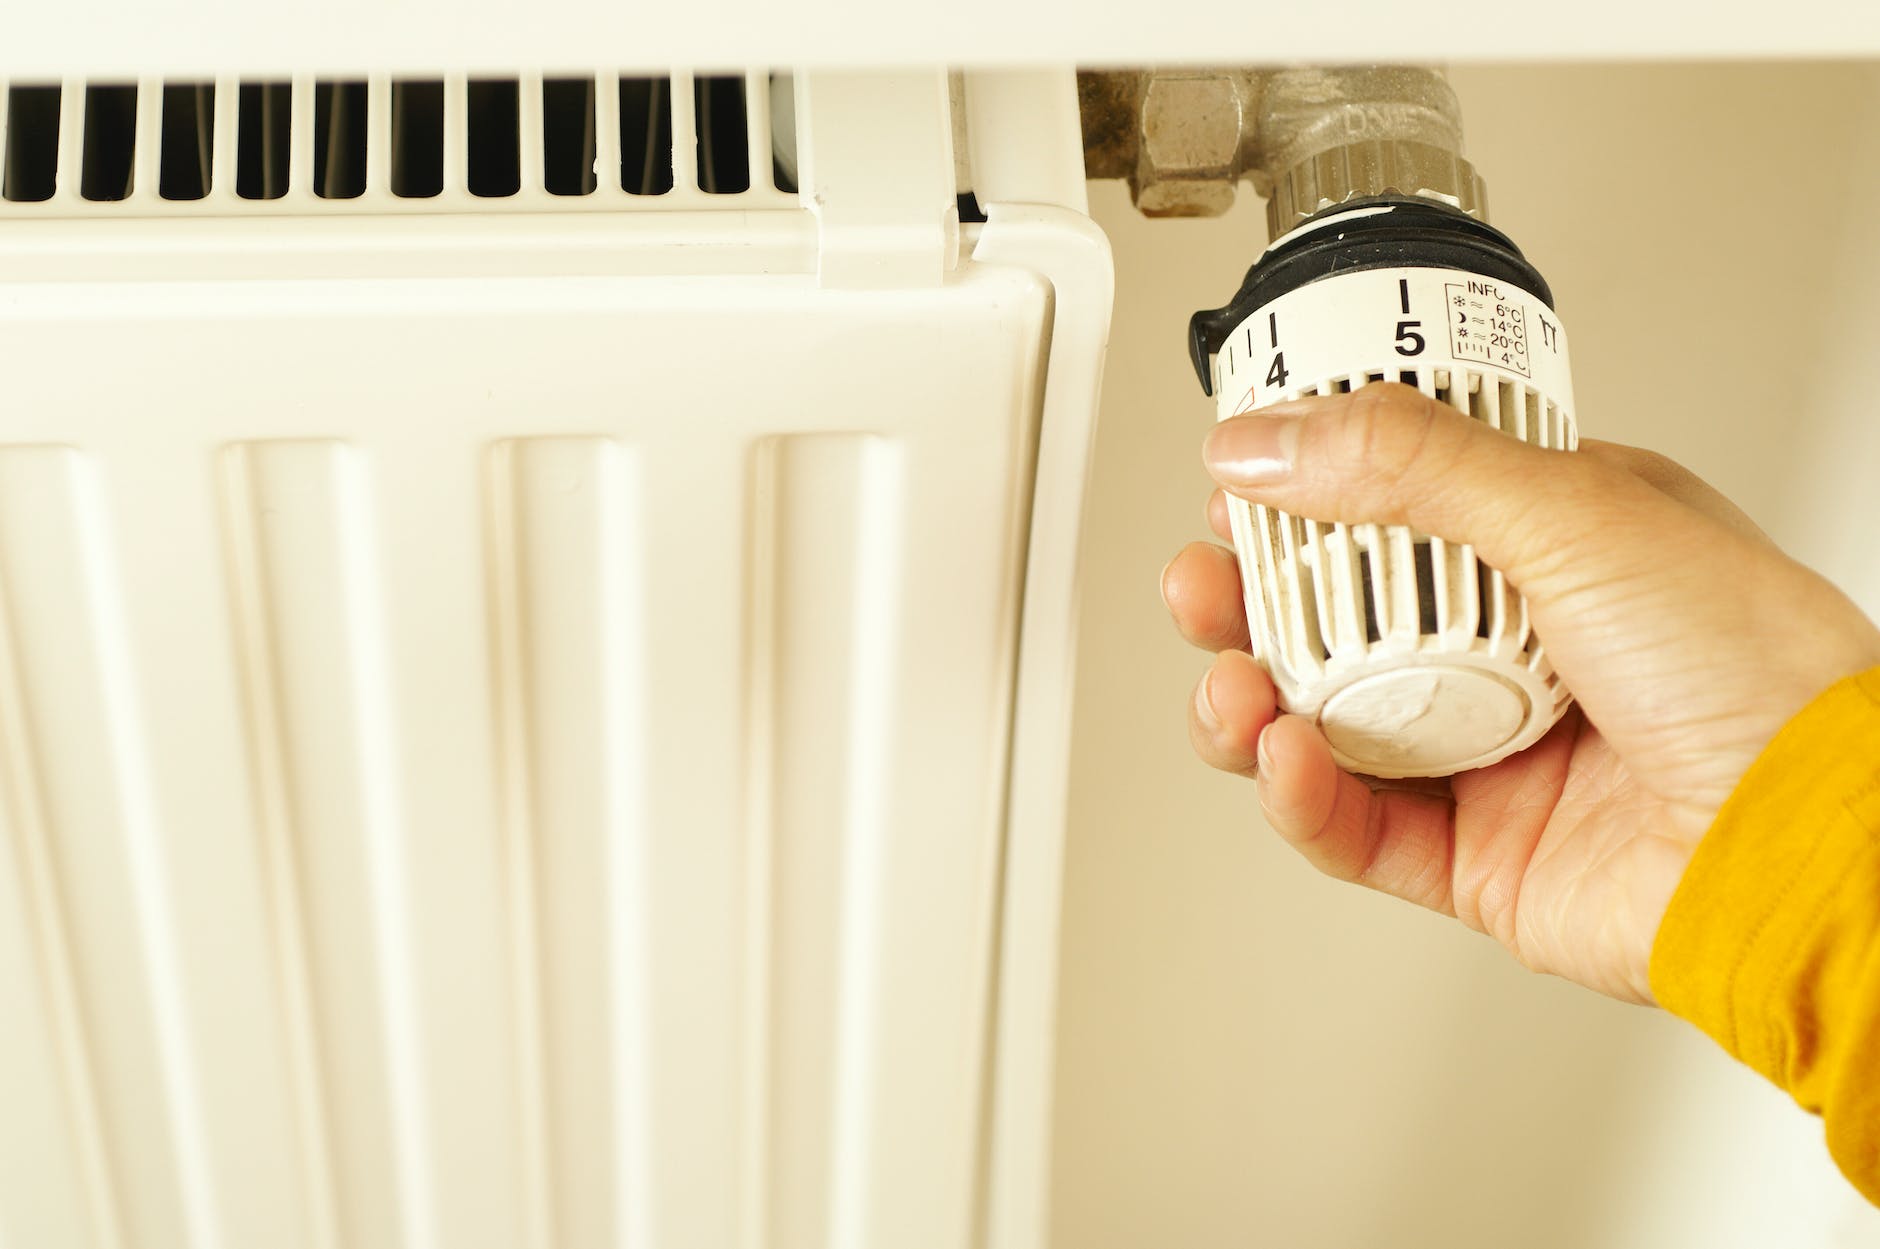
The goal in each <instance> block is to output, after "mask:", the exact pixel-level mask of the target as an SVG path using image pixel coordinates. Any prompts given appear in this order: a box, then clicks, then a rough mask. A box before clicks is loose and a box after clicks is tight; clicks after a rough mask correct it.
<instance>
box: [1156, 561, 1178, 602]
mask: <svg viewBox="0 0 1880 1249" xmlns="http://www.w3.org/2000/svg"><path fill="white" fill-rule="evenodd" d="M1176 558H1177V559H1179V558H1180V556H1177V557H1176ZM1173 567H1175V560H1173V559H1172V560H1170V561H1169V562H1168V563H1166V564H1164V565H1162V571H1161V572H1159V573H1157V574H1156V575H1155V588H1156V592H1157V593H1159V594H1160V595H1161V596H1162V606H1164V607H1167V606H1168V570H1169V569H1171V568H1173Z"/></svg>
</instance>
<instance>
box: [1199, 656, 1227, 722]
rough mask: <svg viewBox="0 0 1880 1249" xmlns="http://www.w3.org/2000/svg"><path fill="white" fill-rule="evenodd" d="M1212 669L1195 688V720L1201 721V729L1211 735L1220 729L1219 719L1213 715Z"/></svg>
mask: <svg viewBox="0 0 1880 1249" xmlns="http://www.w3.org/2000/svg"><path fill="white" fill-rule="evenodd" d="M1213 684H1214V669H1213V668H1212V667H1210V668H1209V669H1208V674H1207V675H1206V676H1204V677H1202V678H1201V684H1200V685H1197V686H1195V718H1196V719H1197V720H1199V721H1201V727H1202V728H1204V729H1206V730H1207V731H1208V732H1210V733H1213V732H1216V731H1217V730H1219V729H1220V727H1221V717H1220V716H1218V715H1216V714H1215V713H1214V691H1213V690H1212V689H1211V688H1210V687H1211V686H1212V685H1213Z"/></svg>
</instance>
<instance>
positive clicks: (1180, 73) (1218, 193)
mask: <svg viewBox="0 0 1880 1249" xmlns="http://www.w3.org/2000/svg"><path fill="white" fill-rule="evenodd" d="M1078 90H1079V98H1080V102H1081V104H1082V108H1083V121H1084V152H1085V167H1086V170H1087V172H1088V174H1089V176H1090V177H1093V178H1122V179H1124V180H1126V181H1127V182H1128V183H1129V187H1130V192H1131V195H1132V197H1133V198H1134V200H1135V203H1136V205H1137V207H1138V208H1140V209H1141V210H1142V211H1143V212H1144V213H1145V214H1147V215H1149V216H1157V217H1160V216H1217V215H1219V214H1220V213H1223V212H1225V211H1226V210H1227V209H1228V208H1229V207H1230V206H1231V205H1232V204H1233V201H1234V195H1235V191H1236V188H1237V186H1238V184H1239V182H1240V180H1241V179H1242V178H1250V179H1252V181H1253V184H1254V189H1255V190H1256V191H1258V192H1259V193H1260V194H1261V195H1263V196H1265V197H1266V198H1267V222H1268V226H1269V229H1270V230H1271V232H1272V235H1273V237H1278V236H1279V235H1280V234H1283V233H1284V232H1285V231H1286V230H1288V229H1291V228H1292V226H1293V225H1295V224H1296V223H1298V222H1299V221H1302V220H1304V219H1305V218H1306V217H1308V216H1310V215H1311V214H1312V213H1314V212H1317V211H1319V210H1320V209H1323V208H1326V207H1329V206H1331V205H1333V204H1339V203H1343V202H1344V201H1346V200H1349V199H1354V198H1357V197H1360V196H1366V195H1379V194H1383V193H1385V192H1387V191H1389V192H1396V193H1399V194H1405V195H1422V196H1427V197H1429V198H1432V199H1438V200H1442V201H1443V202H1445V203H1449V204H1452V205H1455V206H1456V207H1458V208H1461V209H1462V210H1463V211H1465V212H1468V213H1471V214H1472V215H1474V216H1477V217H1484V218H1485V217H1486V208H1487V203H1486V196H1485V195H1484V192H1483V186H1482V181H1481V179H1480V178H1479V177H1478V176H1477V175H1476V173H1475V169H1474V167H1473V166H1471V165H1470V164H1469V162H1468V161H1467V160H1465V159H1464V158H1463V156H1462V117H1461V109H1460V107H1459V106H1458V104H1457V101H1456V96H1455V92H1454V91H1453V90H1451V89H1450V86H1449V83H1448V81H1447V80H1446V79H1445V78H1444V77H1443V75H1442V72H1441V71H1440V70H1436V69H1428V68H1421V67H1411V66H1378V65H1365V66H1340V67H1330V68H1316V67H1313V68H1293V69H1244V68H1243V69H1180V70H1134V71H1121V72H1097V73H1083V74H1079V75H1078Z"/></svg>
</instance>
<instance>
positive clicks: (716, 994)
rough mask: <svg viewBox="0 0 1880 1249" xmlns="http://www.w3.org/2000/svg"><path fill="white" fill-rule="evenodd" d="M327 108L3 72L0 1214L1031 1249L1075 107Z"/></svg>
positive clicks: (416, 1244) (981, 95)
mask: <svg viewBox="0 0 1880 1249" xmlns="http://www.w3.org/2000/svg"><path fill="white" fill-rule="evenodd" d="M333 81H335V82H338V83H340V84H342V89H343V90H346V91H348V92H350V94H348V95H347V96H346V97H345V99H346V101H348V103H346V104H344V105H338V104H335V103H334V97H333V96H332V95H331V94H330V92H331V90H332V88H331V87H330V86H328V87H325V88H323V87H322V85H321V83H319V82H316V80H314V79H312V78H294V79H292V80H283V82H282V83H281V84H280V85H279V86H278V87H277V88H274V89H271V90H260V89H254V90H247V91H244V89H243V80H241V79H238V78H232V77H224V78H219V79H218V78H212V79H204V80H199V81H198V80H184V81H182V82H172V83H170V84H168V85H170V86H172V87H175V88H176V89H175V90H165V89H164V88H165V86H166V83H165V82H164V81H162V80H157V79H146V80H143V81H141V82H139V83H137V84H136V91H135V93H134V95H133V96H131V97H129V103H128V105H127V102H126V100H127V98H126V97H125V96H124V95H123V94H122V92H119V93H118V94H115V95H112V94H106V93H100V92H97V91H93V90H91V89H90V88H91V87H93V86H96V85H98V84H88V83H86V82H84V81H79V80H70V81H67V82H64V83H63V84H60V90H59V91H58V93H57V95H56V98H55V97H52V96H48V95H46V94H44V92H43V90H42V91H41V93H39V94H33V93H32V89H33V88H34V87H41V88H43V87H44V86H48V85H50V84H37V83H20V84H15V85H16V86H17V87H21V88H23V89H24V90H15V91H10V92H9V93H8V98H9V99H10V100H11V101H12V104H13V108H12V116H11V118H10V119H9V123H8V125H7V126H6V131H7V134H8V135H9V136H10V138H9V146H10V147H11V148H13V150H11V151H9V153H8V154H7V176H8V180H9V188H10V189H9V190H8V192H7V196H8V198H7V200H6V201H5V202H0V1107H4V1108H5V1109H4V1111H3V1112H0V1245H5V1246H6V1247H7V1249H65V1247H67V1246H70V1247H73V1249H80V1247H83V1249H92V1247H98V1249H106V1247H109V1249H117V1247H119V1246H139V1247H142V1246H150V1247H167V1246H189V1247H190V1249H300V1247H302V1246H305V1247H307V1249H340V1247H353V1246H358V1247H377V1246H387V1247H391V1246H397V1247H400V1249H474V1247H477V1246H492V1247H496V1246H504V1247H507V1246H524V1247H528V1249H549V1247H551V1246H570V1247H581V1246H603V1245H606V1246H626V1247H631V1249H693V1247H697V1249H720V1247H723V1249H734V1247H735V1249H760V1247H769V1249H798V1247H803V1249H807V1247H809V1246H831V1247H840V1249H914V1247H919V1246H960V1247H964V1246H969V1245H980V1244H988V1245H992V1246H997V1247H999V1249H1021V1247H1026V1249H1029V1247H1031V1246H1036V1245H1038V1244H1040V1243H1041V1241H1042V1228H1043V1220H1044V1215H1043V1200H1044V1190H1045V1142H1046V1128H1047V1125H1048V1118H1049V1116H1048V1107H1047V1099H1048V1093H1049V1087H1050V1079H1049V1063H1050V1020H1051V995H1052V989H1053V984H1054V960H1055V940H1056V916H1057V903H1056V890H1057V879H1058V870H1057V861H1058V854H1059V847H1060V840H1061V835H1062V807H1063V785H1064V774H1065V755H1066V750H1067V743H1066V735H1067V726H1068V697H1069V680H1070V671H1071V642H1072V638H1071V634H1072V629H1071V622H1072V618H1073V556H1074V551H1075V545H1076V535H1077V530H1078V510H1079V507H1080V504H1081V498H1082V488H1083V480H1084V474H1085V468H1086V458H1087V452H1088V446H1089V437H1090V432H1091V421H1092V417H1093V414H1094V409H1095V400H1096V382H1097V374H1098V370H1099V366H1100V361H1101V356H1102V349H1103V344H1104V339H1105V335H1106V332H1107V326H1108V316H1109V302H1110V290H1109V283H1110V269H1109V257H1108V251H1107V248H1106V245H1105V243H1104V241H1103V239H1102V237H1101V235H1100V234H1098V233H1097V231H1096V230H1095V228H1094V227H1093V226H1091V225H1090V223H1089V222H1088V220H1087V219H1085V218H1084V217H1083V215H1082V208H1083V201H1082V195H1083V184H1082V166H1081V156H1082V147H1081V140H1080V136H1079V132H1078V125H1077V106H1076V98H1075V88H1074V83H1073V80H1072V76H1071V74H1070V73H1069V72H1068V71H1065V72H1061V73H1058V72H1052V73H1004V74H982V75H967V76H966V79H965V82H964V92H963V96H962V95H961V94H960V93H957V92H955V93H951V94H950V93H949V90H948V82H947V79H946V77H945V76H944V75H942V74H939V73H932V72H902V73H891V74H889V73H884V74H875V75H868V74H836V73H826V74H811V75H807V76H801V77H799V78H798V79H797V80H796V82H795V86H794V103H795V109H796V122H797V133H796V136H795V137H796V148H797V155H798V157H799V158H800V164H799V169H798V172H799V173H800V181H801V186H800V189H798V190H790V189H787V185H786V188H785V189H779V182H780V181H785V179H783V178H782V176H781V174H780V169H779V165H778V164H777V162H775V161H774V160H773V151H772V143H771V140H772V133H773V127H772V124H771V119H770V117H769V115H768V108H767V102H768V100H769V97H770V94H771V92H770V79H769V77H768V75H763V74H753V75H749V76H746V77H744V78H742V79H735V78H734V79H731V80H729V81H731V82H734V83H738V84H739V85H740V93H741V95H742V106H743V108H744V110H745V113H746V133H745V136H744V137H745V139H746V141H747V148H746V151H745V153H744V156H745V158H746V159H745V161H744V166H743V168H744V173H745V175H746V176H745V178H744V181H745V182H746V183H748V186H746V187H745V188H744V189H738V188H737V183H738V181H739V179H738V178H737V177H736V176H734V175H735V174H736V173H737V169H736V168H735V165H732V166H727V165H726V164H725V163H724V160H723V153H722V151H721V152H718V153H710V152H705V151H703V150H702V148H701V145H700V143H699V142H698V138H697V136H698V133H699V132H700V131H699V128H698V126H697V117H696V112H697V108H696V105H697V104H698V103H699V102H702V101H704V100H705V99H706V98H707V97H706V96H705V95H704V94H702V93H701V90H700V89H699V88H696V87H695V86H694V82H693V80H692V78H691V77H690V76H689V75H684V74H676V75H672V76H670V78H669V79H658V80H643V79H635V80H633V82H635V83H637V82H642V81H664V82H665V83H666V84H667V85H666V87H665V88H664V90H665V92H666V95H665V97H664V98H665V101H666V113H667V115H666V121H665V125H666V126H667V127H668V130H669V137H665V136H666V133H667V132H661V131H659V130H658V126H657V124H652V125H650V128H648V129H644V130H643V129H640V127H641V126H642V125H643V124H647V123H646V121H645V119H644V118H642V117H641V116H640V115H639V112H637V111H636V110H637V109H639V108H640V107H641V106H642V105H643V104H644V100H643V99H641V98H640V97H638V96H635V95H634V94H633V92H634V91H638V90H641V88H639V87H635V86H629V88H627V89H626V90H623V89H622V87H621V85H620V82H621V80H620V79H619V78H618V76H616V75H612V74H606V73H602V74H584V75H569V76H566V77H564V78H561V79H556V80H554V81H553V82H551V84H550V86H549V88H548V89H547V90H544V86H543V80H542V78H541V77H540V76H530V75H517V76H512V77H510V78H507V79H497V80H496V86H495V87H494V88H491V87H490V86H489V85H488V84H487V83H477V82H472V81H470V80H469V79H467V78H465V77H464V76H462V75H438V76H436V78H435V86H434V87H430V86H427V88H426V90H427V91H434V92H435V94H434V95H430V96H427V97H425V99H427V100H432V101H435V103H436V105H437V108H438V113H437V124H436V127H435V134H436V138H435V140H432V139H430V138H427V137H425V136H426V135H428V134H430V133H432V131H431V130H422V131H420V130H414V129H413V128H412V127H411V126H409V125H406V124H405V123H406V122H407V121H409V120H411V119H410V118H405V117H395V113H396V112H397V110H395V109H394V107H393V104H394V101H395V100H400V101H407V102H409V101H413V100H416V99H418V97H416V96H413V95H411V94H410V93H409V90H408V88H407V86H406V85H405V80H394V79H393V78H392V77H388V76H372V77H369V78H364V79H361V80H360V82H359V85H358V86H357V87H356V88H354V87H350V86H345V85H344V84H345V80H344V79H343V78H342V79H336V80H333ZM413 81H417V80H413ZM424 81H426V82H427V83H428V82H429V81H430V80H424ZM570 83H572V84H573V85H568V84H570ZM250 85H251V86H254V87H257V88H261V87H268V86H269V85H270V84H267V83H264V82H260V81H257V82H256V83H254V84H250ZM492 90H493V91H494V92H495V95H494V97H493V98H495V99H496V101H497V104H496V106H495V107H496V112H495V114H494V115H495V116H496V118H497V124H498V125H506V126H508V127H509V128H510V131H511V132H512V133H514V134H516V135H517V136H518V139H517V142H516V146H515V152H514V159H513V164H514V184H515V185H514V188H513V189H507V187H506V183H505V179H506V178H507V177H508V176H509V174H508V171H507V163H506V161H505V160H502V159H498V160H497V162H496V166H495V168H496V170H497V173H496V175H494V176H495V177H496V180H495V181H494V182H490V181H488V180H487V179H488V178H489V177H491V176H492V175H490V174H489V172H488V170H487V169H486V170H483V171H479V170H478V169H477V168H475V167H473V162H472V158H471V157H470V156H467V155H466V153H467V152H482V153H484V155H483V156H479V157H476V159H477V160H484V159H486V158H487V154H488V151H489V150H490V149H489V146H488V144H487V143H483V144H474V145H473V144H471V143H469V142H467V139H466V136H467V134H468V133H469V131H470V130H471V129H472V128H473V127H475V126H476V125H478V124H487V117H488V116H489V114H488V113H487V112H485V113H484V114H481V115H482V116H483V117H484V118H485V122H482V123H480V122H479V121H478V118H479V115H480V114H479V112H478V109H479V107H485V108H487V107H488V100H487V98H484V97H482V96H479V95H478V93H479V92H488V91H492ZM323 91H324V92H327V93H326V94H323ZM512 91H513V94H510V93H511V92H512ZM723 98H728V97H720V101H721V107H722V99H723ZM479 99H482V100H483V104H482V105H479V103H478V101H479ZM511 101H513V102H511ZM88 102H89V111H90V114H91V115H90V117H89V118H88V115H87V114H88ZM245 103H246V106H250V107H252V108H253V109H254V110H256V114H255V115H254V116H245V115H244V113H243V109H244V107H245ZM160 104H161V107H160ZM126 107H128V108H129V110H130V111H129V113H128V114H127V113H125V112H124V111H123V110H124V109H125V108H126ZM171 107H174V108H175V109H177V110H178V114H177V115H178V116H180V115H181V114H182V113H183V112H187V113H188V115H189V118H190V126H189V127H181V126H176V125H173V126H172V127H171V129H170V130H168V131H166V129H165V126H164V119H163V111H164V109H166V108H171ZM359 107H363V110H364V112H363V116H357V115H354V114H348V113H347V112H346V111H345V110H346V109H348V108H351V109H354V110H357V109H358V108H359ZM408 107H413V108H415V107H416V105H415V104H409V105H408ZM22 108H26V109H37V110H38V111H39V112H38V117H39V118H40V120H37V121H34V122H33V123H32V125H31V126H29V125H28V124H27V122H26V121H23V120H22V117H21V112H20V110H21V109H22ZM49 108H50V110H51V115H52V116H53V117H54V118H55V119H56V136H52V137H49V136H47V135H45V134H44V133H43V128H44V125H45V122H44V120H43V118H44V116H45V115H46V112H47V110H48V109H49ZM264 108H265V109H266V110H268V111H267V113H266V115H265V116H263V115H262V114H261V111H262V110H263V109H264ZM569 108H573V109H576V110H577V112H578V111H579V110H581V109H586V110H587V112H586V118H587V126H588V130H587V131H586V132H585V134H584V136H583V138H582V139H581V140H580V143H579V145H578V150H577V151H576V154H575V155H574V156H573V157H570V156H568V155H567V152H566V150H565V147H566V145H565V144H562V145H561V147H559V148H558V147H557V144H559V143H560V142H561V141H560V140H557V139H554V138H553V137H552V134H551V138H550V139H549V140H548V141H545V140H544V135H545V134H549V133H550V128H549V127H547V126H546V125H545V122H544V117H545V111H547V112H552V111H553V110H556V109H569ZM106 109H115V110H118V111H117V114H116V115H115V120H112V119H107V118H106V117H105V114H104V110H106ZM512 109H513V120H509V119H510V118H511V116H512V114H511V112H510V111H509V110H512ZM623 109H624V110H626V112H627V113H630V114H632V120H631V121H629V120H625V119H623V113H622V110H623ZM956 109H963V110H964V111H963V113H962V114H961V116H960V117H958V118H956V117H955V116H954V114H955V111H956ZM316 110H318V113H316ZM322 116H323V117H324V118H325V120H324V121H321V120H320V117H322ZM173 121H174V118H173ZM35 127H36V128H35ZM244 127H247V128H248V129H246V130H245V129H244ZM270 128H272V129H270ZM576 129H577V130H579V127H576ZM783 129H784V130H785V131H786V132H787V126H786V127H784V128H783ZM956 130H957V131H958V132H959V133H960V134H962V135H967V136H970V148H971V150H970V153H967V152H960V153H957V154H956V152H955V133H956ZM554 133H565V131H559V132H554ZM256 134H261V135H262V136H263V138H264V139H265V140H266V141H265V142H263V144H262V147H260V148H257V147H255V146H254V144H255V143H256V142H261V140H257V139H255V137H254V136H255V135H256ZM649 134H650V135H654V136H656V138H655V139H654V140H651V141H650V147H649V146H648V144H649V140H648V138H647V136H648V135H649ZM113 135H115V137H112V136H113ZM269 135H272V136H275V138H274V139H268V138H267V136H269ZM336 136H337V137H336ZM414 136H416V137H414ZM279 138H285V141H286V146H284V147H283V146H281V145H280V143H279V142H276V141H275V139H279ZM316 140H319V143H318V144H316ZM48 142H50V143H52V145H53V148H52V154H51V155H50V156H47V155H45V154H44V153H43V152H42V153H39V154H37V155H35V154H33V153H31V152H27V151H26V150H25V149H23V148H18V147H15V146H14V145H17V144H22V143H39V144H41V145H44V144H45V143H48ZM432 142H435V144H436V145H437V150H436V152H435V159H436V164H437V168H436V178H437V184H438V185H437V189H436V191H435V192H434V193H429V194H412V193H408V192H412V191H413V190H414V188H415V189H416V190H419V191H424V190H428V188H427V187H425V186H423V185H422V182H423V179H422V178H419V180H418V181H417V182H414V181H412V179H413V178H417V177H418V175H417V174H414V173H413V170H414V169H418V167H419V166H420V165H421V164H423V162H424V161H426V160H428V159H429V158H428V157H426V156H425V155H424V154H423V153H422V152H418V151H417V148H416V147H414V145H418V146H422V145H423V144H426V143H432ZM348 144H351V145H352V146H351V147H350V148H349V147H348ZM635 144H638V145H639V146H637V147H636V146H634V145H635ZM500 146H501V145H500V144H499V145H498V148H499V149H500ZM192 152H193V153H194V155H193V156H192V155H190V153H192ZM263 152H265V154H266V158H265V159H263V156H262V155H260V154H258V153H263ZM649 152H650V155H649ZM414 153H416V154H415V155H414ZM642 158H643V159H642ZM35 161H36V162H38V163H37V164H35V163H34V162H35ZM635 161H641V163H639V164H635V163H634V162H635ZM570 162H572V163H570ZM647 162H650V163H651V164H652V165H659V164H662V163H663V162H669V165H670V168H669V169H668V170H666V171H665V172H666V175H667V176H668V177H669V185H666V186H660V185H658V183H659V181H660V179H659V178H658V177H651V178H650V180H649V177H648V176H647V169H648V168H649V167H650V166H649V164H648V163H647ZM956 167H958V168H962V169H966V170H969V171H970V177H971V181H972V185H973V188H974V190H975V191H976V192H977V196H978V202H979V204H980V205H982V206H983V207H984V208H985V210H986V215H987V216H988V217H989V221H988V222H987V223H986V224H983V225H978V224H969V225H966V226H963V227H962V226H961V225H960V224H959V223H958V218H957V210H956V205H955V197H956V194H957V192H958V190H959V186H958V184H957V179H956ZM727 169H729V170H730V172H729V173H727V172H726V170H727ZM582 170H585V171H586V172H585V173H583V172H581V171H582ZM636 170H637V171H638V174H639V175H640V177H639V178H638V180H637V181H636V178H635V171H636ZM48 171H49V173H50V176H51V178H52V181H51V183H50V185H47V184H46V183H45V177H46V175H47V173H48ZM571 171H573V172H572V173H571ZM615 171H620V174H619V176H615ZM419 172H420V173H422V174H423V177H424V178H428V177H429V176H430V172H429V166H428V165H424V168H423V169H421V170H419ZM244 179H245V180H246V181H245V182H244ZM35 180H37V181H35ZM714 183H715V184H717V185H713V184H714ZM36 187H37V189H38V190H44V191H45V192H46V194H45V196H44V197H40V196H38V194H37V191H36V190H35V188H36ZM166 187H167V188H168V190H166ZM178 187H181V188H182V189H183V190H184V191H185V192H190V191H193V192H195V193H194V194H182V195H173V194H170V191H174V190H175V189H177V188H178ZM477 187H480V189H481V190H482V192H483V193H481V194H473V193H472V192H473V188H477ZM492 187H493V188H495V190H494V191H493V192H492V190H491V188H492ZM557 187H558V188H559V192H557V190H556V188H557ZM726 187H730V188H732V189H729V190H727V189H726ZM16 192H19V194H16ZM28 192H31V194H28ZM256 192H258V193H256ZM401 192H405V193H401Z"/></svg>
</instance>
